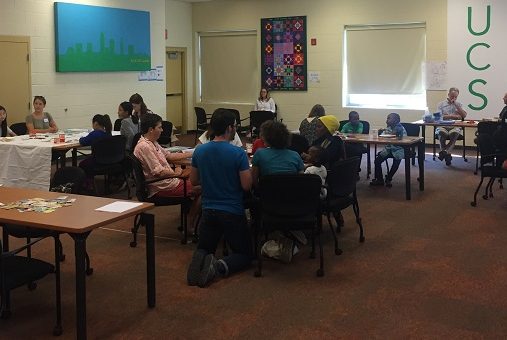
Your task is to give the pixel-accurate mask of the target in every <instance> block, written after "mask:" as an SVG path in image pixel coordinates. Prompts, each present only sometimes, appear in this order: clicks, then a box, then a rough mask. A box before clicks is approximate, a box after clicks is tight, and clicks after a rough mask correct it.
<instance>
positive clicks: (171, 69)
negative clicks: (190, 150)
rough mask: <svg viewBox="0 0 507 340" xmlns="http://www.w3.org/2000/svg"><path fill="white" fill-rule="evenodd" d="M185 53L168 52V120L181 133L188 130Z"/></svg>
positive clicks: (181, 51) (170, 50) (174, 50)
mask: <svg viewBox="0 0 507 340" xmlns="http://www.w3.org/2000/svg"><path fill="white" fill-rule="evenodd" d="M185 107H186V106H185V51H184V49H183V48H167V50H166V110H167V112H166V113H167V120H168V121H170V122H172V123H173V126H174V127H175V128H177V129H179V130H180V131H181V130H182V129H185V128H186V126H185V125H186V119H185V117H184V115H185V112H186V109H185Z"/></svg>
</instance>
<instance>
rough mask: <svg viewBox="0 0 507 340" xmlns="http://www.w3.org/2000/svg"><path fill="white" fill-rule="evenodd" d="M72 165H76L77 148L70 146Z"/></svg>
mask: <svg viewBox="0 0 507 340" xmlns="http://www.w3.org/2000/svg"><path fill="white" fill-rule="evenodd" d="M72 166H77V148H72Z"/></svg>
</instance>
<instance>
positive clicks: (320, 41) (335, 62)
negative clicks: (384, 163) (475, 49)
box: [190, 0, 447, 129]
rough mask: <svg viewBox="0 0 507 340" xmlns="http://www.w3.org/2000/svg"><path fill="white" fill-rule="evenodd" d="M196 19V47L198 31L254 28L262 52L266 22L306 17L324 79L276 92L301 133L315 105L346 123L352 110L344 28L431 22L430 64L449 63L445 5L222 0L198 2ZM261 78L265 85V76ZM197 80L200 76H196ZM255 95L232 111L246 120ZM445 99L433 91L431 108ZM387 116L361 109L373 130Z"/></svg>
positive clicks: (314, 66)
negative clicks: (346, 96) (345, 90)
mask: <svg viewBox="0 0 507 340" xmlns="http://www.w3.org/2000/svg"><path fill="white" fill-rule="evenodd" d="M192 14H193V16H192V23H193V31H194V46H195V39H196V32H199V31H213V30H245V29H255V30H257V31H258V41H259V44H258V46H259V48H260V32H259V28H260V27H259V26H260V19H261V18H268V17H278V16H292V15H306V16H307V23H308V29H307V34H308V35H307V37H308V41H309V40H310V38H316V39H317V46H310V45H309V44H308V71H318V72H320V78H321V79H320V83H318V84H311V83H310V84H309V85H308V91H307V92H296V93H294V92H290V93H289V92H274V93H272V95H273V98H274V99H275V100H276V102H277V103H278V105H279V115H280V117H281V118H283V121H284V123H286V124H287V125H288V126H289V128H290V129H294V128H298V127H299V123H300V121H301V120H302V119H303V118H304V117H305V116H306V114H307V113H308V111H309V110H310V108H311V107H312V106H313V104H316V103H321V104H322V105H324V106H325V108H326V111H327V112H328V113H330V114H334V115H336V116H338V117H339V118H340V119H341V118H343V119H345V118H346V116H347V114H348V112H349V111H350V109H347V108H343V107H342V104H341V103H342V95H341V93H342V86H341V83H342V79H341V78H342V66H341V64H342V40H343V26H344V25H348V24H372V23H402V22H426V27H427V56H426V57H427V60H428V61H441V60H446V58H447V54H446V52H447V51H446V39H447V35H446V32H447V26H446V25H447V2H446V1H444V0H428V1H417V2H416V1H405V0H382V1H374V0H312V1H308V0H276V1H273V0H255V1H254V0H241V1H238V0H235V1H233V0H229V1H226V0H217V1H212V2H204V3H194V4H193V5H192ZM379 48H382V47H381V46H372V58H374V56H375V49H379ZM194 54H195V53H194ZM259 55H260V53H259ZM259 59H260V56H259ZM194 62H195V60H194ZM225 62H227V61H224V63H225ZM194 66H196V65H194ZM252 67H258V66H257V65H256V66H252ZM195 69H196V68H195V67H194V70H195ZM258 74H259V84H260V72H258ZM196 75H197V74H196V72H195V74H194V76H196ZM195 79H196V78H194V83H195V84H196V81H195ZM195 93H196V92H195V86H194V98H196V97H195ZM256 95H257V93H253V94H252V103H251V105H236V106H235V105H228V106H235V107H236V108H238V109H240V112H241V114H242V116H245V117H246V116H247V115H248V112H249V111H250V110H251V109H252V107H253V104H254V100H255V96H256ZM445 96H446V92H445V91H428V106H429V107H430V108H433V107H436V105H437V103H438V102H439V101H441V100H443V99H444V98H445ZM195 100H196V105H202V106H204V107H205V108H206V110H207V111H212V110H213V109H214V108H216V105H215V106H212V105H206V104H205V103H199V102H197V99H195ZM387 113H388V110H374V109H363V110H360V114H361V118H362V119H366V120H369V121H370V122H371V124H372V125H373V126H374V127H382V126H384V125H385V118H386V115H387ZM399 113H400V114H401V115H402V119H403V120H404V121H413V120H416V119H419V118H420V117H421V115H422V112H421V111H414V110H400V111H399ZM192 118H193V117H192ZM192 122H193V121H192ZM193 124H194V123H192V125H190V126H193Z"/></svg>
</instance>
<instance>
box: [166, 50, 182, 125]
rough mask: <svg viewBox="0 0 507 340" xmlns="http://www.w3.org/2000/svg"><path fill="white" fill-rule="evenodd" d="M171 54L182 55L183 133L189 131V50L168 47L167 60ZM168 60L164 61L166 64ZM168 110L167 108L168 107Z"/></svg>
mask: <svg viewBox="0 0 507 340" xmlns="http://www.w3.org/2000/svg"><path fill="white" fill-rule="evenodd" d="M170 52H180V53H181V83H182V84H181V91H182V95H181V114H182V117H181V123H182V125H183V126H182V127H181V129H182V131H181V132H183V131H187V128H188V112H187V97H188V96H187V56H188V54H187V48H186V47H173V46H166V48H165V53H166V58H167V54H168V53H170ZM165 60H166V59H164V62H165ZM165 69H166V74H165V77H166V81H167V65H166V68H165ZM166 94H167V88H166ZM166 110H167V107H166Z"/></svg>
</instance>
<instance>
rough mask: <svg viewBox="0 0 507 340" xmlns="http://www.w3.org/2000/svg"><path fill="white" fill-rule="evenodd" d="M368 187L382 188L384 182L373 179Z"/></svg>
mask: <svg viewBox="0 0 507 340" xmlns="http://www.w3.org/2000/svg"><path fill="white" fill-rule="evenodd" d="M370 185H371V186H372V187H383V186H384V181H383V180H381V179H378V178H374V179H373V180H372V181H371V182H370Z"/></svg>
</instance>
